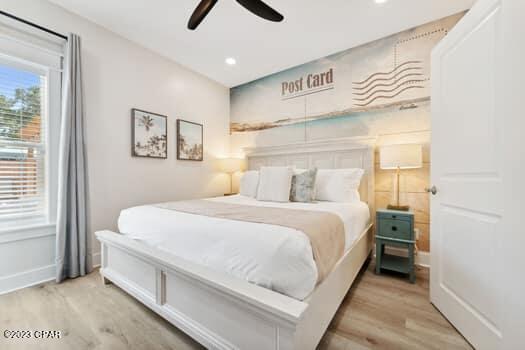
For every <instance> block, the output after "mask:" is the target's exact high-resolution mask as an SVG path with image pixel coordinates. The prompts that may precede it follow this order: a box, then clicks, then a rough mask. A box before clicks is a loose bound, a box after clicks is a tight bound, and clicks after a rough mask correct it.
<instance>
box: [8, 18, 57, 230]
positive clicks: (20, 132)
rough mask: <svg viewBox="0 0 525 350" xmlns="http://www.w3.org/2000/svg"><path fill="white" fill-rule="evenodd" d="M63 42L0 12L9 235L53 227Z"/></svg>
mask: <svg viewBox="0 0 525 350" xmlns="http://www.w3.org/2000/svg"><path fill="white" fill-rule="evenodd" d="M64 44H65V42H64V41H63V40H62V39H60V38H55V37H52V38H51V37H50V36H48V35H45V33H43V32H41V31H39V30H37V29H35V30H33V29H31V28H28V27H27V26H26V25H25V24H23V23H19V22H16V21H10V20H9V19H6V18H4V17H2V16H0V236H1V235H3V234H9V235H8V236H4V237H9V239H15V238H16V239H17V238H20V237H26V238H27V237H29V236H30V235H32V234H33V233H34V232H40V233H42V232H44V231H45V232H53V231H54V230H53V227H54V224H55V221H56V208H57V188H58V186H57V182H58V143H59V138H60V103H61V93H60V89H61V80H62V60H63V54H64ZM44 226H45V227H46V228H45V230H42V229H41V228H43V227H44ZM35 229H36V231H35ZM4 239H5V238H4Z"/></svg>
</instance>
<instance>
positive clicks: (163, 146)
mask: <svg viewBox="0 0 525 350" xmlns="http://www.w3.org/2000/svg"><path fill="white" fill-rule="evenodd" d="M132 122H133V135H132V136H133V155H134V156H136V157H151V158H167V156H168V154H167V152H168V149H167V142H166V141H167V117H165V116H161V115H157V114H154V113H149V112H145V111H141V110H138V109H133V110H132Z"/></svg>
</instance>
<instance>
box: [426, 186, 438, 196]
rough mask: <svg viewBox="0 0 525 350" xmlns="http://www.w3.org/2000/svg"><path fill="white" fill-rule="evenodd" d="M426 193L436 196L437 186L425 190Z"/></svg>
mask: <svg viewBox="0 0 525 350" xmlns="http://www.w3.org/2000/svg"><path fill="white" fill-rule="evenodd" d="M425 191H426V192H429V193H432V194H433V195H435V194H436V193H437V192H438V190H437V188H436V186H432V187H430V188H425Z"/></svg>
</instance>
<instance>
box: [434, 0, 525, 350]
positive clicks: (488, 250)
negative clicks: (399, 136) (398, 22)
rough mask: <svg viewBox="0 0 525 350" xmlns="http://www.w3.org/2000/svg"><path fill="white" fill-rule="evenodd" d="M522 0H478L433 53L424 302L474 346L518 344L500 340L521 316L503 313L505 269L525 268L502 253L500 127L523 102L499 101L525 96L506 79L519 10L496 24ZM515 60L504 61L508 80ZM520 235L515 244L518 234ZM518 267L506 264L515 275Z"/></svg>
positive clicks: (505, 210)
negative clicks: (513, 106)
mask: <svg viewBox="0 0 525 350" xmlns="http://www.w3.org/2000/svg"><path fill="white" fill-rule="evenodd" d="M519 2H521V5H520V4H519ZM523 3H525V1H523V0H478V1H477V2H476V3H475V5H474V7H473V8H472V9H471V10H470V11H469V12H468V13H467V14H466V16H465V17H464V18H463V19H462V20H461V21H460V22H459V23H458V25H457V26H456V27H455V28H454V29H453V30H452V31H451V32H450V33H449V34H448V35H447V36H446V37H445V38H444V39H443V41H442V42H441V43H440V44H439V45H438V46H437V47H436V48H435V50H434V51H433V53H432V149H431V158H432V160H431V161H432V171H431V177H432V184H433V185H434V186H435V189H436V190H437V192H436V193H435V194H434V195H432V196H431V215H432V217H431V282H430V299H431V302H432V303H433V304H434V305H435V306H436V307H437V308H438V309H439V310H440V311H441V312H442V313H443V314H444V316H445V317H447V318H448V319H449V321H450V322H451V323H452V324H453V325H454V326H455V327H456V328H457V329H458V331H459V332H461V333H462V334H463V335H464V337H465V338H466V339H467V340H468V341H469V342H470V343H471V344H472V345H473V346H474V347H475V348H477V349H503V348H508V349H510V348H512V347H511V346H510V344H513V346H514V345H516V344H520V346H521V345H523V347H519V348H521V349H525V340H524V339H525V338H524V335H518V334H517V332H514V335H513V336H514V337H515V338H514V339H513V340H512V342H510V341H508V340H509V339H505V337H506V336H507V334H510V333H511V332H510V331H511V329H510V327H512V324H513V325H514V326H518V324H520V322H523V314H522V315H520V316H515V317H520V320H518V319H516V320H514V321H513V320H510V321H509V319H508V317H509V315H511V314H514V315H518V313H517V312H514V311H515V310H514V311H513V308H518V307H520V306H519V305H512V304H511V303H510V300H511V299H510V296H511V294H509V293H512V291H510V290H509V288H513V287H512V285H511V284H510V279H509V276H510V274H509V273H507V272H508V271H512V269H513V268H516V267H518V266H521V268H523V267H525V266H524V264H523V263H522V262H521V261H523V260H521V261H518V260H517V259H515V260H511V259H509V257H508V256H507V255H506V254H508V249H505V247H507V246H508V241H506V240H508V239H509V236H510V232H506V231H508V230H509V223H510V222H511V220H514V219H515V218H513V217H512V216H513V215H515V211H513V210H514V209H515V208H514V207H511V206H510V205H511V203H513V202H514V203H515V202H516V201H515V198H511V197H512V191H509V187H515V188H516V190H517V189H518V187H523V186H524V183H523V181H522V183H519V184H518V183H511V181H512V178H516V176H515V175H516V174H513V177H511V176H510V171H511V170H510V169H511V167H508V166H507V164H506V163H505V162H507V161H508V159H509V157H508V154H506V153H508V151H509V149H512V148H511V147H510V146H509V144H508V142H509V141H510V138H509V139H506V137H507V134H509V132H510V131H512V128H518V127H519V128H521V127H522V125H523V123H522V122H521V118H522V116H523V114H524V113H523V108H525V104H523V105H522V106H521V108H520V110H519V111H518V110H515V111H513V113H514V115H512V114H511V115H509V109H508V102H509V101H510V99H512V98H516V97H517V96H518V95H519V96H521V98H522V99H523V100H524V101H525V93H524V89H523V87H522V86H523V81H521V85H520V86H521V89H518V90H516V89H515V88H511V86H512V85H514V86H516V84H509V82H508V81H506V79H505V76H506V74H507V69H509V68H510V67H509V65H510V64H511V61H512V60H513V58H512V57H511V52H513V50H514V52H518V50H520V51H519V52H520V53H522V52H523V51H522V50H523V45H524V42H525V37H524V34H525V31H524V26H523V24H522V23H524V22H525V12H522V14H521V16H522V20H521V23H520V22H518V21H515V22H512V23H513V25H514V26H515V27H514V28H513V30H508V29H509V28H507V27H506V26H505V25H504V24H505V23H506V21H510V20H511V18H510V17H511V16H514V15H515V14H512V13H511V12H510V11H511V8H512V9H513V10H514V11H515V10H517V8H522V7H523ZM509 23H510V22H509ZM507 24H508V23H507ZM511 32H513V33H512V34H511V35H509V34H510V33H511ZM504 39H505V40H504ZM524 65H525V63H524V62H522V63H521V64H520V65H516V66H514V67H512V69H514V72H515V74H516V78H517V76H518V75H519V76H523V72H524V70H525V68H524ZM512 118H513V119H512ZM509 127H510V129H509ZM522 133H523V130H522ZM516 151H517V152H524V150H521V151H519V150H514V152H516ZM522 178H523V179H524V180H525V176H524V175H523V174H522ZM515 195H516V196H517V195H518V194H517V192H516V194H515ZM520 200H521V201H523V198H521V199H520ZM522 215H523V216H524V217H525V213H522ZM514 222H516V221H514ZM521 227H524V226H523V225H521ZM511 229H512V230H514V229H516V230H517V229H519V228H518V227H512V228H511ZM519 239H520V241H518V242H516V244H519V245H521V246H523V241H524V239H523V235H521V236H520V238H519ZM523 254H524V255H525V252H523ZM521 273H523V271H522V272H517V271H516V270H515V271H514V278H520V277H519V275H520V274H521ZM523 297H525V296H523ZM523 332H525V329H524V330H523ZM509 337H510V335H509ZM518 337H519V338H521V339H518ZM522 341H523V342H522Z"/></svg>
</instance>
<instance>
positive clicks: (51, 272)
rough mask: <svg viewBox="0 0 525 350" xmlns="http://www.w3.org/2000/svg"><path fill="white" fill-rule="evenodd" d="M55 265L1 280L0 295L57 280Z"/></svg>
mask: <svg viewBox="0 0 525 350" xmlns="http://www.w3.org/2000/svg"><path fill="white" fill-rule="evenodd" d="M55 272H56V269H55V265H48V266H42V267H38V268H36V269H32V270H28V271H24V272H20V273H17V274H14V275H10V276H5V277H2V278H0V295H2V294H6V293H9V292H13V291H15V290H18V289H22V288H26V287H31V286H34V285H35V284H40V283H44V282H48V281H51V280H54V279H55Z"/></svg>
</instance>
